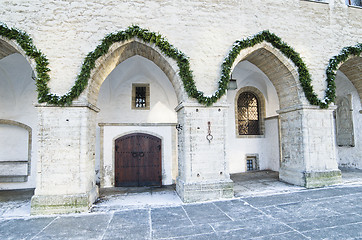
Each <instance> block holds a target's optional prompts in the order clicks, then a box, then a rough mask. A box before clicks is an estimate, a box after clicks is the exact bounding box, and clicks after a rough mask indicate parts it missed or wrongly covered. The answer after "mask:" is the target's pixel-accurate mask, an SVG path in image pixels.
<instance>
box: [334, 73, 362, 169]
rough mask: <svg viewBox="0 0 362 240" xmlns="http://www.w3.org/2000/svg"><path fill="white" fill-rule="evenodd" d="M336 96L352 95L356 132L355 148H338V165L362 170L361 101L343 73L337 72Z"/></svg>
mask: <svg viewBox="0 0 362 240" xmlns="http://www.w3.org/2000/svg"><path fill="white" fill-rule="evenodd" d="M336 86H337V89H336V95H337V96H347V95H348V94H351V95H352V109H353V111H352V116H353V130H354V143H355V146H354V147H348V146H343V147H337V150H338V164H339V165H340V166H345V167H354V168H360V169H362V117H361V113H359V111H360V110H361V109H362V106H361V99H360V97H359V95H358V93H357V90H356V88H355V87H354V86H353V84H352V83H351V81H350V80H349V79H348V78H347V77H346V76H345V75H344V74H343V73H342V72H341V71H338V72H337V76H336Z"/></svg>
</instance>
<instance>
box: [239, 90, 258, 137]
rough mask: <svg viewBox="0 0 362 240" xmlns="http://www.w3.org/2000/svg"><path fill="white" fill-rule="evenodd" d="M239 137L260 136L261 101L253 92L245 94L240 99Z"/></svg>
mask: <svg viewBox="0 0 362 240" xmlns="http://www.w3.org/2000/svg"><path fill="white" fill-rule="evenodd" d="M237 104H238V105H237V106H238V132H239V135H259V134H260V127H259V118H260V117H259V101H258V98H257V97H256V96H255V94H254V93H252V92H243V93H241V94H240V95H239V98H238V103H237Z"/></svg>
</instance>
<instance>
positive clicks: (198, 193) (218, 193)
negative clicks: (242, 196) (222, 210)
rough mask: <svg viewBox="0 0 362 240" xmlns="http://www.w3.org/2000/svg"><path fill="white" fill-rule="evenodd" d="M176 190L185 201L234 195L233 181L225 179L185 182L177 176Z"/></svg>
mask: <svg viewBox="0 0 362 240" xmlns="http://www.w3.org/2000/svg"><path fill="white" fill-rule="evenodd" d="M176 191H177V194H178V195H179V196H180V198H181V200H182V201H183V202H185V203H191V202H200V201H207V200H217V199H221V198H232V197H234V182H233V181H232V180H225V181H220V182H204V183H185V182H184V181H182V180H181V179H179V178H178V179H177V184H176Z"/></svg>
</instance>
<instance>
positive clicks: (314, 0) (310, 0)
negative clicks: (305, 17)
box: [301, 0, 329, 4]
mask: <svg viewBox="0 0 362 240" xmlns="http://www.w3.org/2000/svg"><path fill="white" fill-rule="evenodd" d="M301 1H304V2H315V3H323V4H329V2H328V1H316V0H301Z"/></svg>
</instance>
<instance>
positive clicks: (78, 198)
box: [30, 186, 98, 215]
mask: <svg viewBox="0 0 362 240" xmlns="http://www.w3.org/2000/svg"><path fill="white" fill-rule="evenodd" d="M97 198H98V187H97V186H96V187H94V188H93V189H92V190H91V191H89V192H88V193H83V194H74V195H34V196H33V197H32V198H31V210H30V214H31V215H48V214H64V213H80V212H86V211H88V210H89V208H90V207H91V206H92V204H93V203H94V202H95V200H96V199H97Z"/></svg>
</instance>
